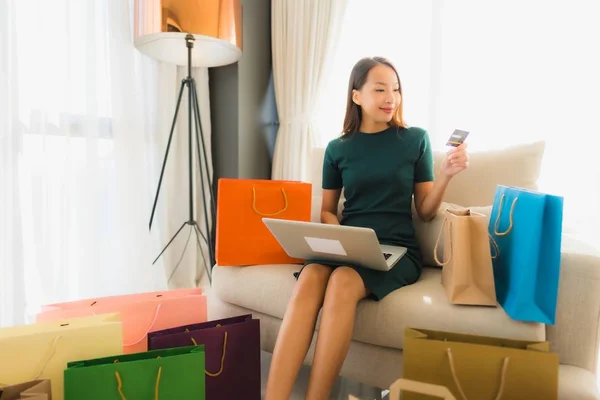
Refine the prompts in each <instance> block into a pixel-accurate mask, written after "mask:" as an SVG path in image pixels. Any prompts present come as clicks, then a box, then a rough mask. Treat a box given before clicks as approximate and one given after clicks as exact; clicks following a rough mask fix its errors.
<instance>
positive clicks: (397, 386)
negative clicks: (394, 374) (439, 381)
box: [390, 378, 456, 400]
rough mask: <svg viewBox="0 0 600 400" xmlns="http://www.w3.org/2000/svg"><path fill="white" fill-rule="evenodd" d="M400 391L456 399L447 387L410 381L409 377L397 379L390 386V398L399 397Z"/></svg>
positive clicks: (395, 399)
mask: <svg viewBox="0 0 600 400" xmlns="http://www.w3.org/2000/svg"><path fill="white" fill-rule="evenodd" d="M400 392H403V393H406V392H411V393H419V394H426V395H429V396H433V397H435V398H438V399H443V400H456V397H454V396H453V395H452V393H450V391H449V390H448V388H447V387H445V386H440V385H434V384H431V383H424V382H419V381H411V380H410V379H404V378H402V379H398V380H397V381H396V382H394V383H392V386H390V400H397V399H399V398H400Z"/></svg>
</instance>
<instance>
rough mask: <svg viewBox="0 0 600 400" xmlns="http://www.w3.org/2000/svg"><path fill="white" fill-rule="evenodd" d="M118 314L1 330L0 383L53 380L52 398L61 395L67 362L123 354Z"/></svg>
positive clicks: (58, 398) (59, 397) (12, 383)
mask: <svg viewBox="0 0 600 400" xmlns="http://www.w3.org/2000/svg"><path fill="white" fill-rule="evenodd" d="M122 329H123V328H122V324H121V319H120V316H119V315H118V314H103V315H95V316H91V317H84V318H74V319H68V320H61V321H56V322H44V323H36V324H30V325H21V326H14V327H8V328H2V329H0V360H2V362H1V363H0V383H1V384H2V385H14V384H18V383H22V382H28V381H32V380H37V379H49V380H50V381H51V382H52V398H53V399H57V400H61V399H63V398H64V389H63V388H64V385H63V383H64V371H65V369H66V368H67V363H68V362H71V361H77V360H85V359H90V358H100V357H107V356H111V355H117V354H122V352H123V331H122Z"/></svg>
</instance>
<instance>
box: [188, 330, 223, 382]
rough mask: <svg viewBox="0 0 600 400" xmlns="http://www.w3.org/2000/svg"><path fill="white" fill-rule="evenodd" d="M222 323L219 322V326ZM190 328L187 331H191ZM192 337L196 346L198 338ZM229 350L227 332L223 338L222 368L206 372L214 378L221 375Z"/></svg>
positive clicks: (205, 371)
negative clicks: (213, 371)
mask: <svg viewBox="0 0 600 400" xmlns="http://www.w3.org/2000/svg"><path fill="white" fill-rule="evenodd" d="M220 327H221V324H217V328H220ZM189 331H190V330H189V329H186V330H185V332H189ZM191 339H192V343H194V346H198V343H197V342H196V339H194V338H191ZM226 351H227V332H225V337H224V338H223V352H222V353H221V368H219V370H218V371H217V372H215V373H212V372H208V371H207V370H204V373H205V374H206V375H208V376H210V377H212V378H214V377H217V376H219V375H221V373H222V372H223V366H224V364H225V352H226Z"/></svg>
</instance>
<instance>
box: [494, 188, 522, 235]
mask: <svg viewBox="0 0 600 400" xmlns="http://www.w3.org/2000/svg"><path fill="white" fill-rule="evenodd" d="M517 200H518V197H515V199H514V200H513V202H512V204H511V206H510V213H509V214H508V229H506V231H504V232H498V225H499V224H500V217H501V216H502V204H503V203H504V195H502V197H500V205H499V206H498V216H497V217H496V223H495V224H494V234H496V236H506V235H508V234H509V233H510V231H511V230H512V228H513V216H514V213H515V204H516V203H517Z"/></svg>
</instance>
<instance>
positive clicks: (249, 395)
mask: <svg viewBox="0 0 600 400" xmlns="http://www.w3.org/2000/svg"><path fill="white" fill-rule="evenodd" d="M194 344H198V345H200V344H203V345H204V352H205V354H206V361H205V368H206V371H205V373H206V400H230V399H231V400H234V399H235V400H238V399H248V400H255V399H256V400H260V398H261V387H260V385H261V382H260V378H261V377H260V320H258V319H253V318H252V315H249V314H248V315H240V316H237V317H232V318H225V319H220V320H214V321H208V322H203V323H199V324H193V325H185V326H180V327H177V328H170V329H165V330H160V331H155V332H150V333H148V350H159V349H167V348H173V347H185V346H191V345H194Z"/></svg>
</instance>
